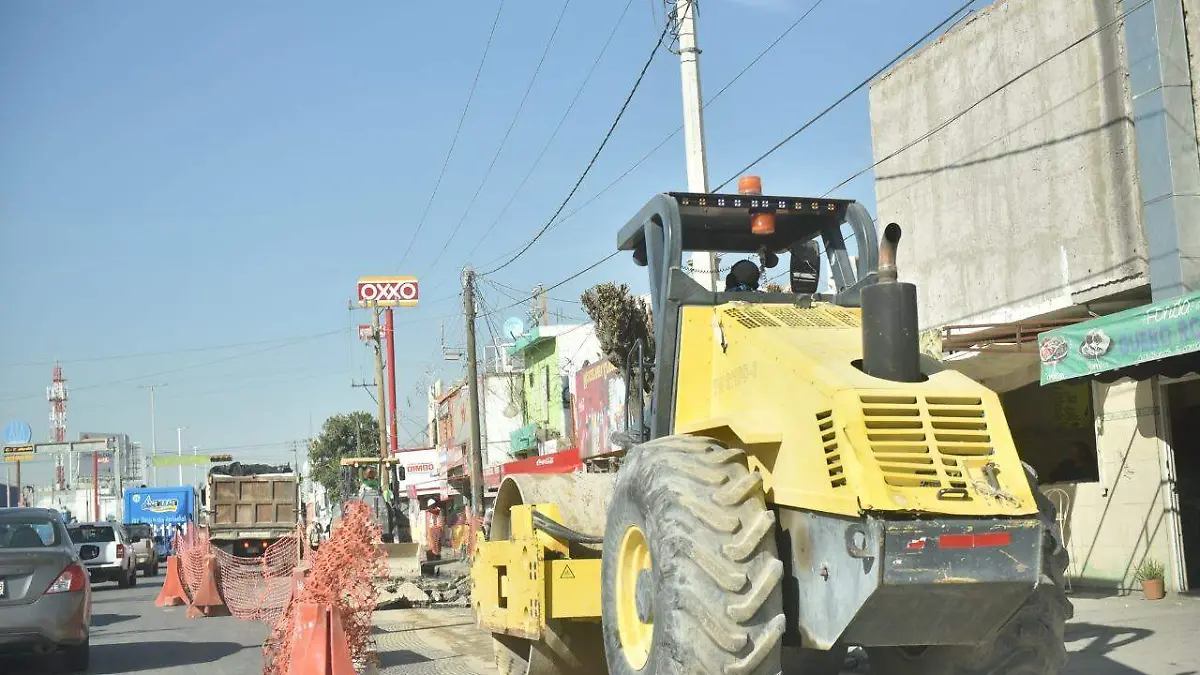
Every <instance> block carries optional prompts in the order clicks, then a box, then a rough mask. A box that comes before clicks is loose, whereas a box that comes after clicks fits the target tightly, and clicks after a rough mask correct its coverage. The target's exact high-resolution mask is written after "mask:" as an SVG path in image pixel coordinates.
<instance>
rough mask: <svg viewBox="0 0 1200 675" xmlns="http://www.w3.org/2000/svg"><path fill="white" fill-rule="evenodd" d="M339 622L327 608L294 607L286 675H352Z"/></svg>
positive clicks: (310, 605)
mask: <svg viewBox="0 0 1200 675" xmlns="http://www.w3.org/2000/svg"><path fill="white" fill-rule="evenodd" d="M354 673H355V671H354V662H353V661H352V660H351V659H350V645H349V643H348V642H347V641H346V631H345V629H343V628H342V619H341V617H340V616H339V615H338V613H337V612H336V611H333V610H332V609H330V607H329V605H314V604H310V603H307V602H302V603H300V604H298V605H296V618H295V621H294V623H293V624H292V656H291V664H290V666H289V667H288V675H354Z"/></svg>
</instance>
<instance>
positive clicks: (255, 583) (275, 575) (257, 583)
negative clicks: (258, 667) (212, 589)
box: [175, 528, 301, 626]
mask: <svg viewBox="0 0 1200 675" xmlns="http://www.w3.org/2000/svg"><path fill="white" fill-rule="evenodd" d="M299 535H300V533H299V532H298V531H297V532H296V533H294V534H291V535H288V536H286V537H281V538H280V539H277V540H276V541H275V543H273V544H271V545H270V546H268V547H267V549H266V550H265V551H264V552H263V554H262V556H261V557H254V558H239V557H237V556H234V555H230V554H229V553H227V552H225V551H223V550H221V549H219V548H217V547H216V546H213V545H211V543H210V542H209V537H208V531H207V529H205V528H193V529H192V530H191V531H189V532H188V533H187V534H185V535H182V536H176V538H175V552H176V555H178V556H179V561H180V569H181V571H182V573H183V579H182V581H183V585H184V587H185V588H186V589H187V591H188V594H189V595H190V594H194V593H195V592H196V588H197V587H199V585H200V580H201V578H202V576H203V574H204V560H205V558H207V557H208V556H209V555H214V556H216V558H217V589H218V590H219V591H220V593H221V599H222V600H224V601H225V606H226V607H227V608H228V609H229V613H230V614H232V615H233V616H236V617H237V618H239V619H255V620H261V621H263V622H265V623H266V624H267V625H269V626H274V625H275V624H276V622H278V621H279V618H280V617H281V616H282V615H283V611H284V609H285V608H286V606H287V604H288V601H289V599H290V598H291V592H292V587H291V576H292V570H294V569H295V567H296V565H297V564H298V563H299V556H300V551H299V547H298V545H299V541H300V540H301V539H300V537H299Z"/></svg>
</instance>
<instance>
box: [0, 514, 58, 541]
mask: <svg viewBox="0 0 1200 675" xmlns="http://www.w3.org/2000/svg"><path fill="white" fill-rule="evenodd" d="M61 532H62V530H61V529H60V528H59V527H55V523H54V521H53V520H51V519H50V518H47V517H44V516H9V515H5V516H0V549H7V548H44V547H46V546H60V545H62V543H63V540H62V535H61Z"/></svg>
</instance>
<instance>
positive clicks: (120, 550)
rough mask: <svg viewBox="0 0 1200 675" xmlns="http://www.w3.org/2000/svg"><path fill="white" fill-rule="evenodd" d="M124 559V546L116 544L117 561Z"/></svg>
mask: <svg viewBox="0 0 1200 675" xmlns="http://www.w3.org/2000/svg"><path fill="white" fill-rule="evenodd" d="M124 557H125V544H117V559H118V560H120V559H122V558H124Z"/></svg>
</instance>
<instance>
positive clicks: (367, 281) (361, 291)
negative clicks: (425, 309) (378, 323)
mask: <svg viewBox="0 0 1200 675" xmlns="http://www.w3.org/2000/svg"><path fill="white" fill-rule="evenodd" d="M417 298H418V288H417V278H416V277H359V278H358V304H359V306H360V307H372V306H374V307H416V306H417Z"/></svg>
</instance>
